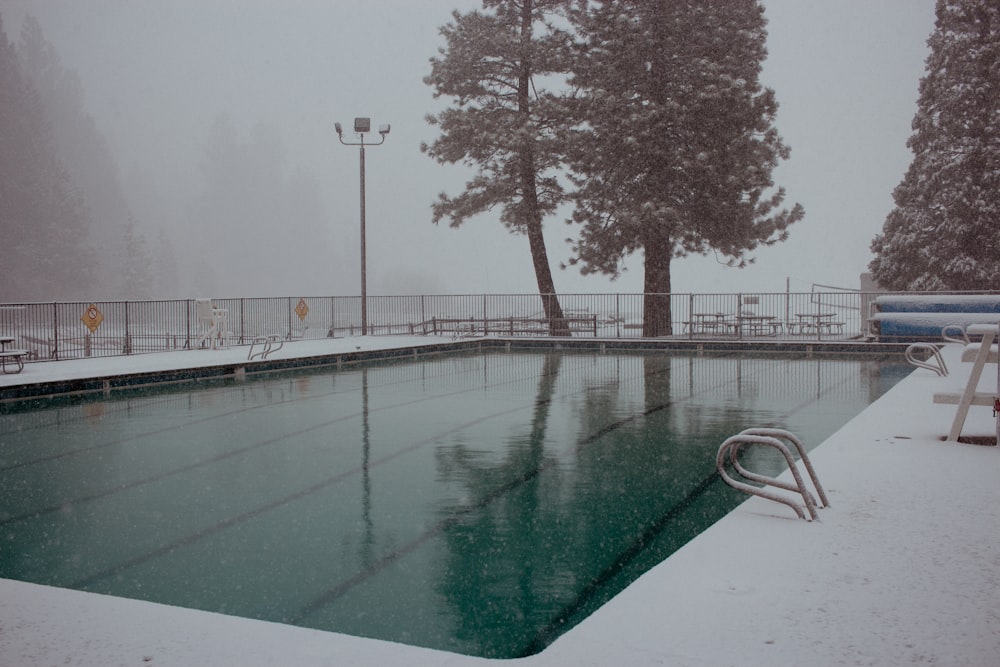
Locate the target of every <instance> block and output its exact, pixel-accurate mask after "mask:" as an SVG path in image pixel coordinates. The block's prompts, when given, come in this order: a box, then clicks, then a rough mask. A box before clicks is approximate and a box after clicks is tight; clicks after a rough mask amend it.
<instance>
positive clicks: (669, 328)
mask: <svg viewBox="0 0 1000 667" xmlns="http://www.w3.org/2000/svg"><path fill="white" fill-rule="evenodd" d="M670 259H671V255H670V253H669V252H663V253H656V252H650V250H649V249H648V248H647V249H646V258H645V262H644V264H645V267H646V268H645V271H646V275H645V286H644V287H643V292H644V295H643V299H642V306H643V318H642V335H643V336H648V337H654V336H669V335H671V334H673V322H672V321H671V319H670Z"/></svg>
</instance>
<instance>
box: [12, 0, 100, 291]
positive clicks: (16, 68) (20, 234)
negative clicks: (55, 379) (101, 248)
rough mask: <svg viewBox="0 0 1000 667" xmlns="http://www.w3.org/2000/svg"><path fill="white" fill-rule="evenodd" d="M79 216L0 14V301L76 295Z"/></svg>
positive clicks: (82, 257)
mask: <svg viewBox="0 0 1000 667" xmlns="http://www.w3.org/2000/svg"><path fill="white" fill-rule="evenodd" d="M87 223H88V213H87V209H86V206H85V205H84V202H83V200H82V199H81V198H80V196H79V195H78V193H77V191H76V189H75V188H74V187H73V185H72V183H71V181H70V179H69V177H68V175H67V173H66V170H65V168H64V166H63V163H62V162H61V160H60V159H59V155H58V153H57V150H56V145H55V142H54V140H53V132H52V124H51V122H50V120H49V117H48V114H47V113H46V109H45V106H44V104H43V102H42V99H41V97H40V95H39V93H38V90H37V89H36V88H35V86H34V85H33V83H32V81H31V78H30V77H29V76H28V74H27V73H26V72H25V69H24V66H23V64H22V62H21V59H20V57H19V55H18V53H17V51H16V49H15V48H14V45H13V44H12V43H11V42H10V40H9V39H8V38H7V34H6V32H5V31H4V27H3V21H2V17H0V233H2V235H3V238H4V280H3V282H2V285H0V301H7V302H11V301H53V300H68V299H75V298H82V297H83V296H84V295H85V294H86V293H87V289H88V288H89V287H91V285H92V282H91V275H92V271H93V267H94V263H93V261H92V257H91V255H90V253H89V251H88V246H87Z"/></svg>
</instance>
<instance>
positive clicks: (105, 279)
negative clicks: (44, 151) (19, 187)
mask: <svg viewBox="0 0 1000 667" xmlns="http://www.w3.org/2000/svg"><path fill="white" fill-rule="evenodd" d="M18 54H19V56H20V58H21V61H22V63H23V65H24V71H25V73H26V75H27V76H28V77H29V79H30V80H31V82H32V84H33V85H34V87H35V89H36V90H37V91H38V94H39V99H40V101H41V104H42V107H43V108H44V110H45V114H46V116H47V118H48V120H49V121H50V122H51V125H52V138H53V142H54V145H55V147H56V149H57V150H58V153H59V158H60V160H61V161H62V163H63V165H64V166H65V169H66V173H67V176H68V178H69V179H70V181H71V182H72V183H73V185H74V187H75V188H76V189H77V190H78V192H79V195H80V197H81V199H82V201H83V204H84V205H85V206H86V208H87V211H88V213H89V215H88V219H87V223H88V230H87V237H88V239H89V242H90V244H91V245H92V246H93V248H94V252H95V254H96V257H97V258H98V261H96V262H95V263H94V265H95V275H94V281H95V284H94V287H95V289H98V290H99V291H100V292H101V293H102V294H104V295H105V297H111V296H117V297H120V298H124V297H126V296H127V295H128V294H135V287H136V282H135V279H136V278H137V276H136V275H135V272H136V271H145V272H149V271H150V270H151V266H150V265H149V264H148V263H146V264H145V265H142V266H139V265H136V266H132V267H128V266H127V264H128V262H129V261H130V259H131V250H130V248H128V247H127V244H126V240H127V239H130V238H131V239H133V240H136V239H137V237H138V236H140V235H142V231H141V228H140V226H139V224H138V221H137V220H136V218H135V216H134V215H133V214H132V212H131V211H130V209H129V205H128V203H127V201H126V199H125V195H124V192H123V190H122V188H121V185H120V180H119V176H118V165H117V163H116V162H115V159H114V157H113V155H112V153H111V149H110V148H109V146H108V143H107V140H106V139H105V137H104V135H103V134H102V133H101V131H100V130H99V129H98V128H97V124H96V123H95V122H94V120H93V118H92V117H91V115H90V114H89V113H88V112H87V109H86V96H85V94H84V90H83V86H82V85H81V84H80V80H79V77H78V76H77V74H76V72H74V71H72V70H68V69H66V68H65V67H63V66H62V63H61V62H60V60H59V56H58V54H57V53H56V51H55V49H54V48H53V46H52V45H51V44H50V43H49V42H48V41H47V40H46V39H45V36H44V35H43V34H42V28H41V26H40V25H39V23H38V21H37V20H36V19H35V18H34V17H32V16H30V15H29V16H26V17H25V19H24V23H23V24H22V26H21V38H20V41H19V43H18ZM141 282H143V283H147V284H152V277H151V276H146V277H143V278H142V281H141Z"/></svg>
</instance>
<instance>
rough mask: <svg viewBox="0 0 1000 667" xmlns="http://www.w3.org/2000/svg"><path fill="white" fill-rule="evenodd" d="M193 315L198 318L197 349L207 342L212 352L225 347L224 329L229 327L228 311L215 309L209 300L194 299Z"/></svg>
mask: <svg viewBox="0 0 1000 667" xmlns="http://www.w3.org/2000/svg"><path fill="white" fill-rule="evenodd" d="M194 307H195V314H196V316H197V318H198V340H197V343H196V345H197V347H199V348H200V347H202V346H204V344H205V342H206V341H208V342H209V343H210V345H211V346H212V349H213V350H214V349H215V348H217V347H225V346H226V328H227V327H228V325H229V311H228V310H227V309H225V308H216V307H215V306H214V305H212V300H211V299H195V300H194Z"/></svg>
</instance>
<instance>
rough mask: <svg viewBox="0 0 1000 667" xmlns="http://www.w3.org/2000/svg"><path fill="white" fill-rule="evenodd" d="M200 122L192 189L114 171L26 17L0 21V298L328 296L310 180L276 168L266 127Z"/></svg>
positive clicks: (55, 58)
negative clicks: (15, 30) (11, 29)
mask: <svg viewBox="0 0 1000 667" xmlns="http://www.w3.org/2000/svg"><path fill="white" fill-rule="evenodd" d="M205 124H206V126H207V127H209V130H208V133H207V136H206V137H205V144H204V153H203V155H202V156H200V158H201V159H200V160H199V159H198V156H195V158H194V159H193V160H192V161H193V162H194V166H195V168H200V170H201V171H200V172H199V175H200V180H199V183H200V188H199V189H198V190H197V191H194V192H187V191H184V192H178V191H176V188H174V187H173V186H171V185H170V184H167V187H163V185H162V184H158V183H157V182H156V180H155V178H154V177H153V176H152V175H151V173H150V171H149V170H148V169H146V168H145V166H144V165H141V164H140V165H130V171H129V173H127V174H124V175H123V173H122V170H121V169H120V167H119V165H118V164H117V162H116V158H115V155H114V153H113V150H112V147H111V146H110V145H109V142H108V140H107V138H106V136H105V135H104V134H103V133H102V131H101V128H100V127H99V126H98V123H97V122H95V119H94V118H93V117H92V115H91V113H90V112H89V111H88V108H87V99H86V92H85V89H84V85H83V84H82V83H81V80H80V78H79V77H78V75H77V73H76V72H74V71H73V70H71V69H69V68H67V67H64V66H63V65H62V63H61V62H60V58H59V55H58V54H57V53H56V50H55V48H54V47H53V46H52V44H50V43H49V42H48V41H47V40H46V38H45V36H44V35H43V32H42V28H41V26H40V24H39V23H38V21H37V20H35V19H34V18H32V17H31V16H28V17H26V19H25V20H24V22H23V24H22V25H21V29H20V31H19V35H18V36H17V38H16V39H14V38H12V37H11V36H9V35H8V34H7V28H6V26H5V25H4V23H3V16H2V15H0V137H2V138H3V141H0V234H2V245H3V248H4V258H3V266H4V280H3V281H2V282H0V302H3V303H16V302H35V301H68V300H124V299H166V298H195V297H200V296H213V297H230V296H275V295H289V294H301V293H302V292H303V290H304V289H308V288H307V286H313V287H315V286H319V288H318V291H317V292H316V293H327V294H333V293H337V292H336V289H335V287H334V286H335V285H343V281H340V282H337V281H335V280H334V278H335V277H336V276H337V275H338V274H337V272H338V271H340V270H341V269H342V267H340V268H338V267H339V265H340V263H339V262H337V261H336V256H335V253H336V245H335V239H334V238H333V232H332V230H331V229H330V225H329V216H328V214H327V211H326V209H325V207H324V204H323V200H322V196H321V191H320V188H319V184H318V181H317V179H316V178H315V177H314V176H313V175H312V174H310V173H308V172H307V171H305V170H302V169H295V170H288V171H289V172H290V173H286V169H285V159H284V155H283V149H282V143H281V137H280V135H279V133H278V131H277V130H276V129H275V128H273V127H271V126H268V125H264V124H260V125H258V126H256V127H254V128H252V129H251V130H250V132H249V137H243V136H241V134H240V132H239V131H238V130H237V128H235V127H234V125H233V122H232V121H231V119H230V118H229V117H228V116H226V115H220V116H218V117H217V118H215V119H214V120H213V119H212V118H206V123H205ZM177 211H180V214H178V213H177ZM303 239H307V242H303ZM248 241H252V243H248ZM331 249H332V250H333V252H331Z"/></svg>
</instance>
